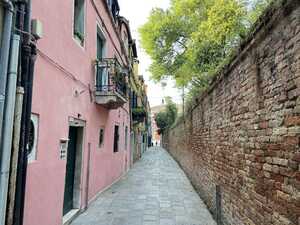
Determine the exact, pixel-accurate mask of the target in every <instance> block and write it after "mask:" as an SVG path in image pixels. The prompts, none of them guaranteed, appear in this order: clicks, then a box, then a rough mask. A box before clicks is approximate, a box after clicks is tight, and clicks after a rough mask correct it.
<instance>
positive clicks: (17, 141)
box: [6, 87, 24, 225]
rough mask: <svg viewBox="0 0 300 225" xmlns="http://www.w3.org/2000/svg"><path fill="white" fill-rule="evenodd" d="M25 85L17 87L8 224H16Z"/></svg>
mask: <svg viewBox="0 0 300 225" xmlns="http://www.w3.org/2000/svg"><path fill="white" fill-rule="evenodd" d="M23 96H24V89H23V87H17V94H16V105H15V116H14V132H13V144H12V145H13V146H12V156H11V169H10V176H9V177H10V180H9V187H8V190H9V193H8V200H7V213H6V225H14V220H13V217H14V207H15V194H16V182H17V181H16V178H17V177H16V176H17V169H18V156H19V144H20V131H21V118H22V107H23Z"/></svg>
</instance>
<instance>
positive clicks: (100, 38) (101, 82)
mask: <svg viewBox="0 0 300 225" xmlns="http://www.w3.org/2000/svg"><path fill="white" fill-rule="evenodd" d="M105 45H106V41H105V37H104V34H103V32H102V31H101V29H100V28H99V27H97V59H98V60H99V61H101V60H102V59H103V58H105ZM108 85H109V79H108V69H107V68H99V67H98V68H97V77H96V88H97V90H98V91H105V90H107V89H108Z"/></svg>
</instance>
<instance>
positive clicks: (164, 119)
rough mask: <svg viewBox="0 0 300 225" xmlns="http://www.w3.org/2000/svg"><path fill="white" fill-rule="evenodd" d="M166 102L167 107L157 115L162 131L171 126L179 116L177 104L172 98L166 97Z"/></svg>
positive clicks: (157, 123)
mask: <svg viewBox="0 0 300 225" xmlns="http://www.w3.org/2000/svg"><path fill="white" fill-rule="evenodd" d="M166 102H167V105H166V108H165V109H164V110H163V111H161V112H159V113H157V114H156V115H155V122H156V125H157V127H158V128H159V129H160V132H161V133H163V132H164V131H165V130H166V129H168V128H169V127H171V126H172V125H173V124H174V122H175V120H176V118H177V106H176V104H175V103H174V102H172V100H171V99H170V98H166Z"/></svg>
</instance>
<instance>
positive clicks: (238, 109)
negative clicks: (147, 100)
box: [163, 0, 300, 225]
mask: <svg viewBox="0 0 300 225" xmlns="http://www.w3.org/2000/svg"><path fill="white" fill-rule="evenodd" d="M285 2H294V3H295V2H296V0H287V1H285ZM299 5H300V4H298V1H297V4H294V5H293V7H291V8H290V9H289V10H287V11H284V12H283V14H280V13H279V14H278V15H285V16H284V17H283V18H280V19H276V20H270V21H276V24H273V25H274V26H270V28H269V30H268V32H263V33H262V34H263V35H259V36H260V38H257V39H256V38H254V39H253V40H252V44H254V47H252V46H251V47H250V48H249V49H250V50H249V51H248V50H247V51H248V52H247V54H245V55H243V57H242V58H243V60H237V61H236V62H235V64H234V66H233V67H232V68H230V71H229V72H226V74H222V73H221V75H220V79H217V81H216V85H215V86H214V87H212V89H211V90H210V92H209V93H205V94H204V95H201V96H199V98H198V99H201V100H199V101H198V103H197V104H196V105H195V107H194V108H193V110H191V111H189V112H187V115H186V118H185V122H179V123H178V124H177V125H176V126H175V127H174V128H173V129H171V131H169V133H166V134H164V137H163V144H164V146H166V148H167V149H168V150H169V152H170V154H171V155H172V156H173V157H174V158H175V159H176V160H177V161H178V162H179V164H180V165H181V166H182V168H183V169H184V170H185V172H186V173H187V175H188V177H189V178H190V179H191V181H192V183H193V184H194V186H195V188H196V189H197V190H198V192H199V194H200V195H201V196H202V198H203V199H204V201H205V202H206V203H207V205H208V207H209V209H210V210H211V211H214V210H215V194H216V193H215V187H216V185H217V184H218V185H220V187H221V192H222V194H221V196H222V218H223V219H224V221H223V223H224V225H269V224H270V225H298V224H297V222H298V223H299V225H300V221H299V220H298V218H297V215H298V216H299V215H300V212H299V208H300V203H299V190H300V140H299V139H300V41H299V40H300V38H299V37H300V19H299V15H300V7H299ZM282 8H284V4H282V5H281V8H280V10H282ZM263 29H264V28H263V27H262V30H263ZM296 31H297V32H296ZM258 33H259V32H258ZM283 34H284V38H282V35H283ZM296 40H297V41H296ZM254 62H255V63H254ZM224 87H225V88H224ZM211 99H213V101H211ZM191 118H192V120H191ZM297 196H298V197H297ZM297 220H298V221H297Z"/></svg>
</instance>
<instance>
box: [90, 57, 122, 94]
mask: <svg viewBox="0 0 300 225" xmlns="http://www.w3.org/2000/svg"><path fill="white" fill-rule="evenodd" d="M122 71H123V70H122V67H121V65H120V64H119V62H118V61H117V60H116V59H114V58H105V59H101V60H99V61H97V62H96V76H95V89H96V91H101V92H113V91H115V92H117V93H119V94H121V95H122V96H124V97H126V96H127V89H128V88H127V84H126V78H125V76H126V75H125V74H124V73H123V72H122Z"/></svg>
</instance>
